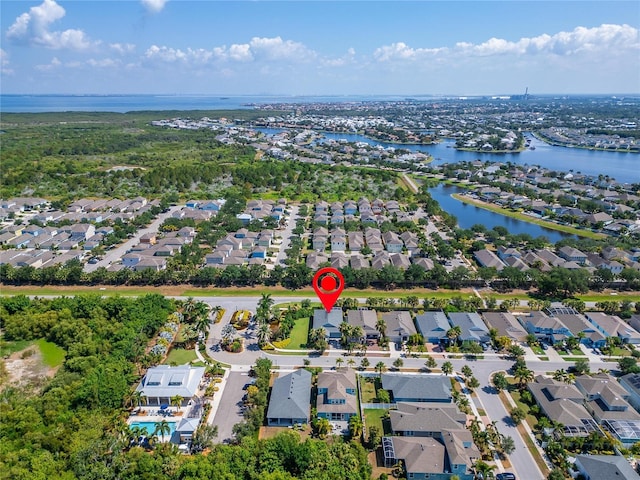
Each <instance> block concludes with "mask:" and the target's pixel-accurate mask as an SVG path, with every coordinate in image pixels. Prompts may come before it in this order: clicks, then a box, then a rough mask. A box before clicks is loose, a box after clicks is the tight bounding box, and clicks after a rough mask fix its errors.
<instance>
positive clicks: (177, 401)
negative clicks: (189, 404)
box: [171, 395, 184, 411]
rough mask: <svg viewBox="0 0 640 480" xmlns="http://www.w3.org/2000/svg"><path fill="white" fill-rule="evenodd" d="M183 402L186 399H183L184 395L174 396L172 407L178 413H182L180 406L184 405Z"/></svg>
mask: <svg viewBox="0 0 640 480" xmlns="http://www.w3.org/2000/svg"><path fill="white" fill-rule="evenodd" d="M183 400H184V397H182V395H174V396H173V397H171V405H173V406H174V407H176V408H177V409H178V411H180V406H181V405H182V401H183Z"/></svg>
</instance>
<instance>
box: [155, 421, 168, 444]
mask: <svg viewBox="0 0 640 480" xmlns="http://www.w3.org/2000/svg"><path fill="white" fill-rule="evenodd" d="M169 433H171V426H170V425H169V423H168V422H167V421H166V420H161V421H160V422H157V423H156V429H155V430H154V431H153V435H157V434H160V436H162V441H163V442H164V436H165V435H168V434H169Z"/></svg>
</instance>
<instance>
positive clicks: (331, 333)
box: [312, 307, 344, 340]
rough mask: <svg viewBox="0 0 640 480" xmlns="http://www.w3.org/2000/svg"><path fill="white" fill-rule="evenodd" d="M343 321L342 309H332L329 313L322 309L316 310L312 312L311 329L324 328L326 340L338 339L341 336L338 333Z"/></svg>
mask: <svg viewBox="0 0 640 480" xmlns="http://www.w3.org/2000/svg"><path fill="white" fill-rule="evenodd" d="M343 321H344V318H343V316H342V308H340V307H334V308H332V309H331V310H330V311H329V312H327V311H326V310H324V309H320V308H318V309H316V310H314V311H313V327H312V328H314V329H316V328H324V331H325V332H326V338H327V339H328V340H329V339H339V338H340V337H341V336H342V334H341V333H340V324H341V323H342V322H343Z"/></svg>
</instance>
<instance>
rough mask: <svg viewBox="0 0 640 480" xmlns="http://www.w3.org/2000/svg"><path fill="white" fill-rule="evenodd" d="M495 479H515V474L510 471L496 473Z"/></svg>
mask: <svg viewBox="0 0 640 480" xmlns="http://www.w3.org/2000/svg"><path fill="white" fill-rule="evenodd" d="M496 480H516V476H515V475H514V474H513V473H511V472H505V473H498V474H497V475H496Z"/></svg>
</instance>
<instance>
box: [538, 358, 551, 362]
mask: <svg viewBox="0 0 640 480" xmlns="http://www.w3.org/2000/svg"><path fill="white" fill-rule="evenodd" d="M538 358H539V359H540V360H542V361H543V362H548V361H549V357H538Z"/></svg>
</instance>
